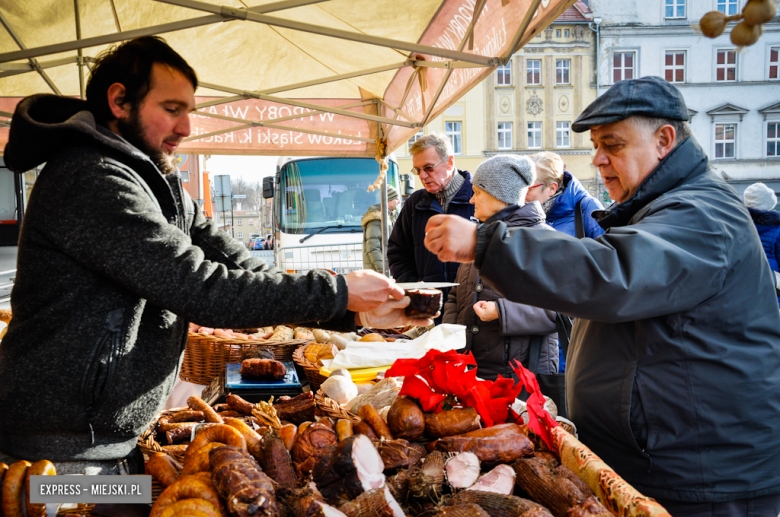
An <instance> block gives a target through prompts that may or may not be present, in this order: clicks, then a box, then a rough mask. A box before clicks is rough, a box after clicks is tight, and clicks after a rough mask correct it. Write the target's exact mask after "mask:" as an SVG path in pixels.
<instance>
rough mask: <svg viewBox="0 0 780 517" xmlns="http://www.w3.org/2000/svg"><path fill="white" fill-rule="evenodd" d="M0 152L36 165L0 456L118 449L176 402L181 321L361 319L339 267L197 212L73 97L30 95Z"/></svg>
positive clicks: (102, 456)
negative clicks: (293, 269) (265, 248)
mask: <svg viewBox="0 0 780 517" xmlns="http://www.w3.org/2000/svg"><path fill="white" fill-rule="evenodd" d="M5 160H6V163H7V164H8V166H9V167H10V168H11V169H13V170H14V171H16V172H23V171H26V170H29V169H31V168H32V167H35V166H37V165H39V164H41V163H44V162H46V166H45V167H44V169H43V171H42V172H41V174H40V177H39V178H38V180H37V182H36V185H35V189H34V191H33V192H32V195H31V197H30V203H29V207H28V210H27V213H26V214H25V218H24V221H23V224H22V232H21V235H20V239H19V251H18V272H17V276H16V283H15V285H14V289H13V292H12V295H11V304H12V310H13V320H12V321H11V324H10V326H9V328H8V333H7V334H6V336H5V338H4V339H3V341H2V346H0V451H3V452H5V453H7V454H10V455H12V456H16V457H22V458H25V459H28V460H38V459H42V458H46V459H49V460H52V461H77V460H110V459H116V458H122V457H124V456H126V455H127V454H128V453H129V452H130V451H131V449H132V448H133V447H134V446H135V442H136V439H137V438H138V436H139V435H140V434H141V433H142V432H143V430H144V429H145V428H146V427H147V426H148V425H149V423H150V422H151V420H152V419H153V417H154V416H155V414H156V413H157V412H158V411H159V410H160V409H161V408H162V406H163V404H164V402H165V400H166V399H167V397H168V396H169V394H170V392H171V390H172V388H173V383H174V381H175V379H176V375H177V374H178V369H179V365H180V361H181V358H182V352H183V350H184V346H185V343H186V337H187V325H188V323H189V322H191V321H192V322H197V323H198V324H201V325H207V326H212V327H227V328H231V327H258V326H265V325H272V324H280V323H293V322H307V321H308V322H311V321H327V320H331V321H330V325H329V326H331V327H332V328H339V329H348V328H350V327H354V314H353V313H349V312H348V311H347V297H348V295H347V283H346V280H345V278H344V277H343V276H331V275H330V274H329V273H327V272H320V271H313V272H311V273H309V274H307V275H287V274H282V273H281V272H279V271H278V270H276V269H269V268H268V266H267V265H266V264H265V262H263V261H261V260H259V259H254V258H251V257H250V256H249V254H248V252H247V250H246V249H245V248H244V247H243V246H241V245H240V244H239V243H238V242H236V241H235V240H233V239H231V238H230V237H228V236H227V235H226V234H225V233H224V232H220V231H218V230H217V228H216V226H215V225H213V224H212V223H211V221H209V220H207V219H205V218H204V216H203V214H202V213H201V211H200V210H199V209H198V207H197V205H196V204H195V203H194V202H193V201H192V199H190V198H189V196H188V195H187V193H186V192H185V191H184V189H182V187H181V184H180V181H179V179H178V178H177V177H172V176H168V177H165V176H163V175H162V174H161V173H160V172H159V170H158V169H157V168H156V167H155V166H154V165H153V164H152V162H151V161H150V160H149V158H148V157H147V156H146V155H144V154H143V153H141V152H140V151H138V150H137V149H136V148H135V147H133V146H131V145H130V144H128V143H127V142H126V141H125V140H123V139H122V138H120V137H118V136H117V135H115V134H114V133H112V132H111V131H109V130H108V129H106V128H104V127H102V126H100V125H97V124H96V123H95V120H94V118H93V116H92V114H91V113H90V112H88V111H86V104H85V103H83V102H82V101H80V100H76V99H69V98H60V97H55V96H52V95H35V96H32V97H28V98H27V99H25V100H23V101H22V102H21V103H20V104H19V106H18V108H17V110H16V113H15V114H14V117H13V121H12V124H11V132H10V136H9V142H8V145H7V146H6V149H5Z"/></svg>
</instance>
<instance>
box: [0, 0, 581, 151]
mask: <svg viewBox="0 0 780 517" xmlns="http://www.w3.org/2000/svg"><path fill="white" fill-rule="evenodd" d="M574 2H575V0H282V1H265V2H259V3H255V4H253V5H251V6H250V5H248V2H247V3H245V2H244V1H243V0H221V1H218V0H210V1H208V2H204V1H199V0H0V23H1V24H2V25H3V27H4V29H3V28H0V126H2V127H0V149H2V148H4V147H5V143H6V142H7V140H8V127H7V125H8V119H9V118H10V116H11V113H12V112H13V110H14V109H15V107H16V104H17V103H18V102H19V100H21V98H22V97H25V96H27V95H31V94H34V93H44V92H49V93H56V94H58V95H67V96H79V95H82V93H83V91H84V88H85V85H86V77H87V76H88V73H89V70H88V69H87V68H88V67H89V66H90V65H91V64H92V63H93V62H94V59H95V57H96V56H97V55H98V54H99V53H100V52H101V51H103V50H105V49H106V48H108V47H109V46H110V45H112V44H116V43H118V42H121V41H125V40H128V39H131V38H134V37H138V36H143V35H160V36H162V37H164V38H165V39H166V40H167V41H168V43H169V44H170V45H171V46H172V47H173V48H174V49H175V50H176V51H178V52H179V53H180V54H181V55H182V56H183V57H184V58H185V59H186V60H187V61H188V62H189V63H190V65H192V67H193V68H194V69H195V71H196V73H197V74H198V79H199V81H200V87H199V88H198V90H197V92H196V95H197V97H198V98H197V100H198V108H199V113H198V114H196V115H195V116H194V117H193V119H192V130H193V134H192V135H191V137H190V138H188V139H186V140H185V142H184V143H183V144H182V146H181V147H180V151H179V152H182V153H203V154H266V155H280V154H284V155H333V156H365V157H374V156H376V155H377V153H378V151H379V153H380V154H389V153H390V152H391V151H393V150H395V149H397V148H398V147H400V146H401V145H402V144H403V143H404V142H406V141H407V140H408V139H409V137H411V136H412V135H414V134H415V133H416V132H417V131H419V129H420V128H422V127H423V126H424V125H426V124H427V123H428V122H429V121H431V120H432V119H433V118H435V117H436V116H438V115H439V114H441V113H442V112H443V111H444V110H445V109H447V107H449V106H450V105H451V104H452V103H453V102H455V101H456V100H458V99H459V98H460V97H461V96H463V95H464V94H465V93H466V92H468V91H469V90H470V89H471V88H473V87H474V86H475V85H477V84H478V83H479V82H480V81H481V80H483V79H484V78H485V77H486V76H487V75H488V74H490V73H491V72H492V71H493V70H495V68H496V67H497V66H500V65H503V64H506V63H507V62H508V60H509V58H510V57H511V56H512V54H513V53H514V52H516V51H517V49H519V48H520V47H522V46H523V45H524V44H525V43H527V42H528V41H529V40H530V39H531V38H532V37H534V36H535V35H536V34H538V33H539V32H541V31H542V30H543V29H544V28H545V27H547V25H549V24H550V23H551V22H552V21H553V20H555V19H556V18H557V17H558V16H559V15H560V14H561V13H562V12H563V11H564V10H565V9H566V8H567V7H569V6H570V5H572V4H573V3H574ZM378 140H379V141H381V142H382V143H383V144H384V149H382V146H380V148H379V149H377V141H378Z"/></svg>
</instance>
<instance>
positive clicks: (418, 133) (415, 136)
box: [406, 129, 423, 152]
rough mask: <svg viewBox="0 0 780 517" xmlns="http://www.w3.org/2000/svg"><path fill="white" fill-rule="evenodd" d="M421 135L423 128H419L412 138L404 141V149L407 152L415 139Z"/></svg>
mask: <svg viewBox="0 0 780 517" xmlns="http://www.w3.org/2000/svg"><path fill="white" fill-rule="evenodd" d="M422 136H423V130H422V129H421V130H419V131H418V132H417V133H415V134H414V136H413V137H412V138H410V139H409V141H408V142H407V143H406V151H407V152H409V149H411V148H412V144H413V143H415V142H416V141H417V140H419V139H420V138H422Z"/></svg>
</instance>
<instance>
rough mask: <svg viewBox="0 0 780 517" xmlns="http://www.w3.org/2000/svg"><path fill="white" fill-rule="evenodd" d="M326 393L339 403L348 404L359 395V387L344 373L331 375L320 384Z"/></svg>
mask: <svg viewBox="0 0 780 517" xmlns="http://www.w3.org/2000/svg"><path fill="white" fill-rule="evenodd" d="M320 388H321V389H322V391H323V392H325V395H327V396H328V397H330V398H331V399H333V400H335V401H336V402H338V403H339V404H347V403H348V402H349V401H350V400H352V399H353V398H355V397H357V394H358V387H357V385H356V384H355V383H354V382H352V379H351V378H350V377H344V376H343V375H331V376H330V377H328V378H327V379H326V380H325V382H323V383H322V386H320Z"/></svg>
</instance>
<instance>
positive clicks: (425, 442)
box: [148, 393, 611, 517]
mask: <svg viewBox="0 0 780 517" xmlns="http://www.w3.org/2000/svg"><path fill="white" fill-rule="evenodd" d="M229 397H230V398H229V399H228V406H229V407H230V408H231V410H232V411H235V412H237V413H239V414H240V415H242V416H241V417H240V418H230V417H226V418H223V417H221V416H220V413H224V411H222V412H220V411H215V410H214V409H215V408H209V407H208V406H207V405H206V404H205V403H204V402H203V401H201V400H199V399H197V398H194V397H193V398H192V399H191V400H190V401H188V405H189V406H190V408H191V411H183V412H182V413H187V414H190V413H194V412H201V413H203V415H204V418H205V419H206V420H208V421H209V423H210V424H211V426H210V427H206V428H205V429H204V430H203V431H201V432H196V434H195V437H194V439H193V440H192V442H191V443H190V444H189V445H188V446H187V448H186V451H185V453H184V462H183V464H179V463H177V462H176V461H174V460H173V459H171V458H170V457H168V456H167V455H165V454H160V455H157V456H153V457H152V458H151V459H150V460H149V463H148V469H149V471H150V473H151V474H152V476H154V478H155V479H156V480H157V481H159V482H160V483H161V484H162V485H163V486H166V487H167V488H166V489H165V491H164V492H163V494H162V495H161V496H160V498H158V500H157V501H156V503H155V505H154V509H153V511H152V517H161V516H168V515H183V514H185V510H186V511H188V512H190V513H192V514H193V515H195V514H197V515H199V516H202V517H212V516H217V515H232V516H289V517H309V516H347V517H369V516H371V517H373V516H380V517H385V516H386V517H401V516H404V515H423V514H424V515H431V516H438V517H444V516H465V517H469V516H475V517H482V516H485V515H490V516H498V517H503V516H514V517H516V516H520V517H553V516H554V517H589V516H596V517H607V516H609V515H611V514H610V513H609V512H608V511H607V510H606V508H604V506H602V505H601V503H600V502H599V501H598V500H597V499H596V497H595V496H594V494H593V493H592V492H591V490H590V489H589V488H588V486H587V485H586V484H585V483H584V482H583V481H581V480H580V479H579V478H577V476H576V475H575V474H574V473H573V472H572V471H571V470H569V469H568V468H567V467H565V466H563V465H561V463H560V461H558V459H557V458H556V457H555V455H553V454H552V453H550V452H544V451H540V450H539V449H540V447H539V445H535V444H534V442H532V440H531V439H529V437H528V435H527V428H526V427H525V426H524V425H518V424H514V423H505V424H499V425H496V426H493V427H489V428H481V426H480V420H479V417H478V415H477V413H476V412H475V411H474V410H473V409H472V408H465V409H453V410H448V411H442V412H439V413H426V412H423V410H422V408H421V407H420V406H419V405H418V403H417V401H416V400H415V399H411V398H407V397H404V396H396V397H395V398H394V399H393V402H392V405H391V406H390V408H389V410H388V411H383V412H382V413H383V414H384V416H382V413H380V411H378V408H377V407H375V406H374V405H372V404H371V403H364V404H362V405H360V407H359V408H358V415H359V416H360V418H361V420H360V422H358V423H353V422H351V421H349V420H346V419H341V420H338V421H335V420H334V419H331V418H329V417H315V415H314V406H313V399H312V397H311V393H307V394H304V395H301V396H299V397H295V398H287V399H286V400H283V401H281V402H279V403H278V404H277V405H275V408H277V416H278V417H279V418H280V420H281V423H282V427H281V428H279V429H272V428H267V427H258V426H257V425H256V422H255V421H254V420H253V419H252V418H251V417H249V416H248V415H249V414H251V409H252V407H253V405H252V404H250V403H249V402H246V401H244V400H242V399H241V398H240V397H236V396H235V395H230V396H229ZM204 406H205V407H204ZM216 409H222V408H216ZM379 409H382V408H381V407H380V408H379ZM175 416H176V415H175V414H174V417H175ZM182 418H183V417H182ZM218 418H222V420H223V421H222V422H217V421H216V420H217V419H218ZM174 419H175V418H174ZM169 420H170V418H169ZM204 485H205V487H204ZM175 505H178V506H175Z"/></svg>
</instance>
